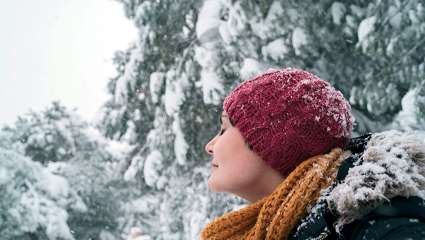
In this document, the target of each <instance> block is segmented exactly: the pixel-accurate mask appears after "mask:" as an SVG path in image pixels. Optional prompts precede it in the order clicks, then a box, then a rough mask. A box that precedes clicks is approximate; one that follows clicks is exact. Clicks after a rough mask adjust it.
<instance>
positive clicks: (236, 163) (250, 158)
mask: <svg viewBox="0 0 425 240" xmlns="http://www.w3.org/2000/svg"><path fill="white" fill-rule="evenodd" d="M260 161H262V160H261V159H259V158H258V157H257V156H255V155H254V154H252V153H246V152H245V153H239V154H235V155H234V156H233V158H231V159H229V161H227V162H224V163H222V164H221V165H220V167H219V168H218V169H214V170H213V172H212V174H211V178H210V179H209V184H210V186H211V187H212V188H213V189H215V190H216V191H225V192H240V191H244V190H246V189H248V188H250V187H251V186H252V185H253V184H254V183H255V182H256V181H257V180H258V179H259V177H260V176H261V174H262V173H263V172H264V169H263V164H262V163H261V162H260Z"/></svg>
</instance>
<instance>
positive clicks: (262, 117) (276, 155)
mask: <svg viewBox="0 0 425 240" xmlns="http://www.w3.org/2000/svg"><path fill="white" fill-rule="evenodd" d="M223 109H224V111H226V112H227V114H228V116H229V119H230V121H231V122H232V123H233V124H234V126H236V127H237V128H238V129H239V131H240V132H241V134H242V137H243V138H244V139H245V141H246V142H247V144H248V145H249V146H250V147H251V149H252V150H253V151H254V152H256V153H257V154H258V155H259V156H260V157H261V158H262V159H263V160H264V161H265V162H266V163H267V164H268V165H270V166H271V167H272V168H274V169H276V170H277V171H279V172H280V174H281V175H282V176H287V175H288V174H289V173H290V172H291V171H292V170H294V169H295V168H296V166H297V165H298V164H300V163H301V162H302V161H303V160H305V159H307V158H309V157H312V156H314V155H317V154H324V153H327V152H329V151H330V150H331V149H332V148H335V147H341V148H344V147H345V146H346V144H347V143H348V141H349V139H350V138H351V132H352V128H353V121H354V118H353V116H352V114H351V107H350V104H349V103H348V101H347V100H346V99H345V98H344V96H343V95H342V93H341V92H340V91H338V90H336V89H335V88H333V87H332V86H331V85H330V84H329V83H328V82H326V81H324V80H322V79H320V78H319V77H317V76H315V75H313V74H311V73H309V72H306V71H303V70H298V69H283V70H276V71H271V72H267V73H264V74H262V75H260V76H257V77H255V78H253V79H250V80H247V81H245V82H243V83H241V84H239V85H238V86H237V87H236V88H235V89H234V90H233V91H232V92H231V93H230V94H229V95H228V96H227V97H226V98H225V99H224V102H223Z"/></svg>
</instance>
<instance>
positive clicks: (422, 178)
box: [325, 130, 425, 231]
mask: <svg viewBox="0 0 425 240" xmlns="http://www.w3.org/2000/svg"><path fill="white" fill-rule="evenodd" d="M396 196H403V197H410V196H417V197H421V198H423V199H425V142H424V140H423V139H420V138H418V137H417V134H415V133H412V132H406V133H403V132H399V131H395V130H391V131H386V132H382V133H377V134H373V135H372V137H371V139H370V140H369V141H368V143H367V146H366V148H365V151H364V152H363V154H362V156H361V157H359V158H358V160H357V162H356V163H355V166H354V167H352V168H351V169H350V170H349V172H348V175H347V176H346V178H345V179H344V181H343V182H341V183H340V184H337V185H336V186H335V188H333V189H332V190H331V191H330V192H329V194H327V195H326V196H325V198H326V201H327V202H328V206H330V208H331V209H332V210H333V211H336V212H337V213H338V215H339V218H338V219H337V222H336V226H335V227H336V229H337V231H338V229H340V227H342V226H343V225H344V224H347V223H350V222H352V221H354V220H356V219H359V218H361V217H362V216H364V215H366V214H367V213H368V212H370V211H371V210H372V209H374V208H375V207H377V206H378V205H380V204H381V203H383V202H385V201H389V200H390V199H391V198H393V197H396Z"/></svg>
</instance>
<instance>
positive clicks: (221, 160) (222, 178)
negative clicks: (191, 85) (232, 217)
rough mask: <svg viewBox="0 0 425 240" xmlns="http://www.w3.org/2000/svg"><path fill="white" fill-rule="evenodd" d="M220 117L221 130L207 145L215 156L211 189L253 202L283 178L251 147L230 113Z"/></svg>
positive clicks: (268, 191) (209, 182) (209, 184)
mask: <svg viewBox="0 0 425 240" xmlns="http://www.w3.org/2000/svg"><path fill="white" fill-rule="evenodd" d="M220 119H221V130H220V132H219V133H218V134H217V135H216V136H215V137H214V138H212V139H211V140H210V141H209V142H208V143H207V144H206V145H205V151H207V153H208V154H210V155H211V156H212V162H211V176H210V178H209V179H208V187H209V189H210V190H211V191H214V192H228V193H233V194H235V195H238V196H240V197H243V198H245V199H248V200H252V201H253V200H256V199H257V198H258V197H261V195H267V194H269V193H270V191H272V190H273V189H274V187H275V184H276V183H277V182H280V181H281V179H282V177H281V176H280V175H279V174H278V173H277V171H275V170H274V169H272V168H271V167H270V166H268V165H267V164H266V163H265V162H264V161H263V160H262V159H261V157H260V156H258V155H257V154H256V153H255V152H254V151H252V150H251V149H250V148H249V146H248V144H247V143H246V142H245V140H244V139H243V137H242V135H241V133H240V131H239V130H238V128H237V127H235V126H233V125H232V123H231V122H230V119H229V117H228V115H227V114H226V112H223V113H222V115H221V118H220Z"/></svg>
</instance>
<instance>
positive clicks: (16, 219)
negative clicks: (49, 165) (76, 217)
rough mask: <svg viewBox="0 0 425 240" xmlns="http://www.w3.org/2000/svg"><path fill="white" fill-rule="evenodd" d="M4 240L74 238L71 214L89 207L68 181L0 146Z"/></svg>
mask: <svg viewBox="0 0 425 240" xmlns="http://www.w3.org/2000/svg"><path fill="white" fill-rule="evenodd" d="M0 192H1V197H0V213H1V217H0V235H1V238H2V239H5V240H9V239H10V240H12V239H28V240H29V239H49V240H55V239H67V240H73V239H75V238H74V236H73V235H72V229H71V228H70V226H69V224H68V222H67V221H68V219H69V216H70V214H69V212H70V211H73V212H78V213H79V214H84V213H85V212H86V211H87V206H86V204H84V202H83V201H82V199H81V198H80V197H79V196H78V194H77V192H76V191H75V190H74V189H72V187H71V186H70V184H69V182H68V181H67V180H66V179H65V178H64V177H61V176H59V175H55V174H52V173H51V172H49V171H48V170H47V169H46V168H44V167H43V166H42V165H41V164H40V163H38V162H34V161H32V160H31V159H29V158H28V157H25V156H22V155H20V154H18V153H16V152H14V151H10V150H7V149H4V148H3V147H0Z"/></svg>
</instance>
